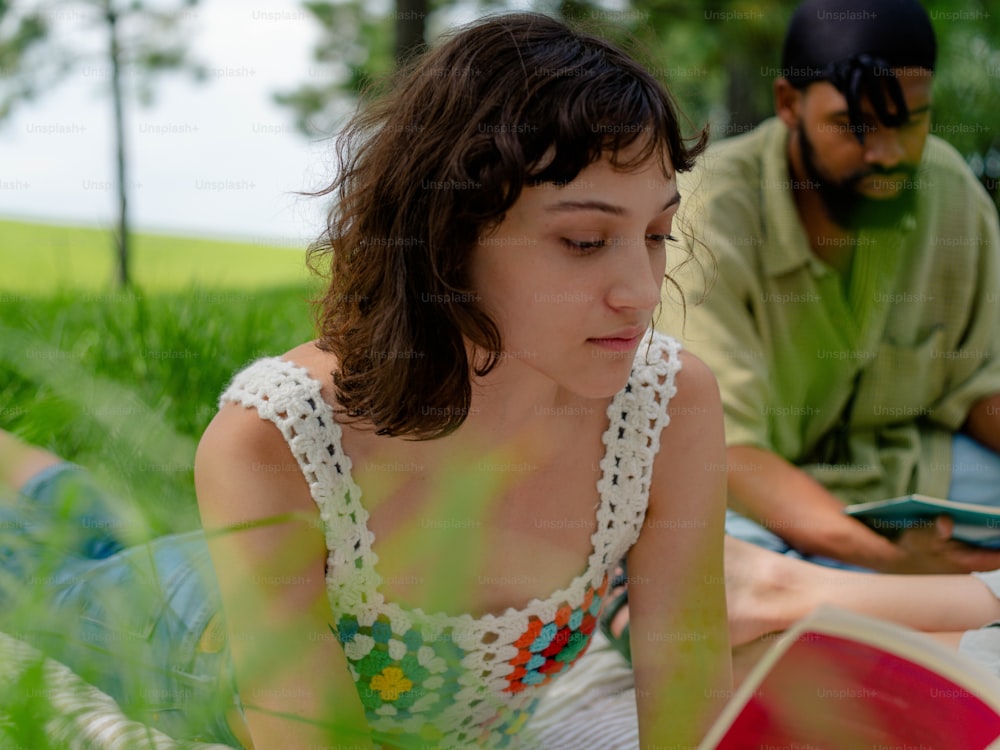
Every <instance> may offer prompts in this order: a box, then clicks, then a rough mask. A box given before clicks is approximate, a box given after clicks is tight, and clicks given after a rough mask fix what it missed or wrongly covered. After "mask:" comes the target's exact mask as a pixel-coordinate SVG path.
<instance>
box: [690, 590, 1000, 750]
mask: <svg viewBox="0 0 1000 750" xmlns="http://www.w3.org/2000/svg"><path fill="white" fill-rule="evenodd" d="M998 739H1000V679H998V678H997V677H994V676H993V675H991V674H989V673H987V672H986V671H985V670H983V669H982V668H980V667H979V666H978V665H976V664H972V663H971V662H966V661H965V660H964V659H963V658H962V657H960V656H959V655H958V654H957V653H955V652H953V651H950V650H949V649H948V648H947V647H945V646H943V645H941V644H938V643H937V642H935V641H933V640H931V639H930V638H928V637H927V636H924V635H921V634H919V633H916V632H915V631H911V630H908V629H906V628H902V627H900V626H896V625H892V624H890V623H886V622H882V621H879V620H875V619H871V618H867V617H862V616H860V615H856V614H852V613H849V612H845V611H843V610H839V609H834V608H832V607H824V608H821V609H819V610H817V612H816V613H815V614H813V615H811V616H810V617H808V618H805V619H804V620H802V621H801V622H800V623H798V624H797V625H795V626H794V627H793V628H792V629H790V630H789V631H788V632H787V633H786V634H785V635H784V636H782V637H781V639H780V640H779V641H778V642H777V643H776V644H775V645H774V646H773V647H772V648H771V650H770V651H768V652H767V653H766V654H765V655H764V656H763V658H762V659H761V660H760V662H759V663H758V664H757V665H756V666H755V668H754V669H753V670H752V671H751V673H750V674H749V675H748V676H747V679H746V680H745V681H744V683H743V684H742V685H741V686H740V688H739V689H738V690H737V691H736V693H735V694H734V695H733V699H732V700H731V701H730V703H729V705H727V706H726V708H725V709H724V710H723V712H722V714H721V716H720V717H719V720H718V721H717V722H716V724H715V726H714V727H713V728H712V730H711V731H710V732H709V734H708V735H707V737H706V738H705V741H704V742H703V743H702V745H701V746H700V749H699V750H762V748H772V747H773V748H782V750H904V749H905V750H986V748H991V750H997V748H1000V742H998ZM994 743H996V744H995V745H994Z"/></svg>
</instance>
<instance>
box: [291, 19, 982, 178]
mask: <svg viewBox="0 0 1000 750" xmlns="http://www.w3.org/2000/svg"><path fill="white" fill-rule="evenodd" d="M988 3H989V0H924V5H925V7H926V8H927V9H928V12H929V14H930V16H931V20H932V23H933V24H934V27H935V30H936V32H937V35H938V45H939V53H938V60H939V65H938V72H937V76H936V82H935V108H934V125H933V132H934V133H936V134H937V135H939V136H941V137H942V138H945V139H946V140H948V141H949V142H950V143H952V144H953V145H954V146H955V147H956V148H958V150H959V151H961V152H962V153H963V154H964V155H965V156H966V157H967V158H968V159H969V162H970V165H971V166H972V168H973V170H974V171H976V172H977V174H978V175H979V176H980V177H981V179H983V181H984V183H985V184H986V185H987V187H988V188H989V189H990V190H991V192H992V193H993V195H994V196H995V197H996V196H997V195H998V189H997V183H998V180H1000V132H998V127H1000V118H998V117H997V115H996V113H995V108H994V104H995V102H997V101H998V100H1000V13H995V12H990V10H989V9H988V7H987V5H988ZM797 4H798V3H797V2H792V1H790V0H701V2H688V1H687V0H623V1H622V2H619V3H614V2H613V0H603V1H602V0H557V1H556V2H552V1H551V0H534V1H533V2H532V3H531V7H532V8H533V9H534V10H538V11H541V12H547V13H553V14H556V15H560V16H562V17H564V18H568V19H571V20H573V21H576V22H578V23H581V24H583V25H585V26H587V27H591V28H595V29H596V30H597V31H599V32H600V33H602V34H603V35H606V36H608V37H610V38H612V39H615V40H616V41H618V42H619V43H620V44H622V45H624V46H625V47H627V48H628V49H629V50H630V51H632V52H633V53H634V54H636V56H637V57H639V58H640V59H642V60H643V61H644V62H645V63H646V64H647V65H648V67H650V68H651V69H652V70H653V71H654V72H655V73H656V74H657V75H658V76H659V77H660V78H661V79H662V80H664V81H666V82H667V83H668V85H669V86H670V88H671V90H672V91H673V93H674V96H675V97H676V98H677V100H678V102H679V104H680V106H681V109H682V110H683V111H684V113H685V114H686V115H687V117H688V118H689V120H690V129H691V130H692V131H693V130H696V129H698V128H700V127H701V126H702V125H704V124H706V123H707V124H709V125H710V127H711V130H712V133H713V136H714V137H715V138H724V137H727V136H730V135H735V134H738V133H742V132H746V131H747V130H749V129H751V128H752V127H753V126H754V125H756V124H757V123H759V122H760V121H761V120H763V119H764V118H766V117H768V116H770V114H771V113H772V111H773V110H772V102H771V87H772V82H773V80H774V78H775V77H776V76H777V72H778V71H777V69H778V66H779V63H780V54H781V42H782V39H783V37H784V32H785V27H786V25H787V23H788V20H789V18H790V17H791V14H792V11H793V10H794V9H795V7H796V6H797ZM304 6H305V7H306V8H307V9H308V10H309V11H310V13H311V14H312V15H313V17H315V18H316V20H317V21H318V22H319V23H320V25H321V26H322V29H323V35H322V38H321V40H320V42H319V44H318V45H317V47H316V49H315V51H314V57H315V60H316V61H317V62H319V63H321V64H322V65H323V66H325V67H324V68H323V69H322V72H320V73H317V75H316V76H315V79H316V80H312V81H310V82H309V83H308V84H307V85H304V86H302V87H300V88H299V89H297V90H296V91H293V92H285V93H282V94H279V95H278V96H277V97H276V99H277V101H279V102H280V103H281V104H284V105H287V106H289V107H290V108H291V109H292V111H293V112H294V113H295V114H294V116H295V118H296V121H297V124H298V126H299V128H300V129H301V130H302V131H303V132H306V133H310V134H316V133H323V134H329V133H331V132H333V131H334V130H335V129H336V124H337V122H338V121H339V120H340V119H341V118H342V117H343V116H344V115H345V114H346V113H348V112H349V111H350V109H352V108H353V106H354V104H355V101H356V97H357V93H358V92H359V91H360V90H363V88H364V87H365V86H366V85H367V84H369V83H370V82H371V81H373V80H378V79H380V78H383V77H385V76H387V75H389V74H390V73H391V72H392V70H393V66H394V56H393V41H392V40H393V34H394V24H395V22H396V21H397V20H398V16H399V15H401V13H402V11H400V10H398V9H397V8H395V6H389V7H382V8H379V7H377V6H375V5H372V4H371V3H368V4H364V3H362V2H361V1H360V0H344V1H342V2H307V3H304ZM402 7H404V6H399V8H402ZM508 7H509V6H508V5H507V4H505V3H504V2H478V3H477V2H471V3H446V2H444V0H430V4H429V5H428V7H427V11H426V19H425V20H426V23H425V29H426V31H425V34H426V37H427V39H428V41H433V39H434V37H435V36H436V35H437V34H439V33H440V32H442V31H444V30H446V29H447V28H448V27H449V26H450V25H451V23H450V22H454V21H455V20H468V19H470V18H474V17H476V16H479V15H483V14H484V13H487V12H493V11H497V10H503V9H506V8H508Z"/></svg>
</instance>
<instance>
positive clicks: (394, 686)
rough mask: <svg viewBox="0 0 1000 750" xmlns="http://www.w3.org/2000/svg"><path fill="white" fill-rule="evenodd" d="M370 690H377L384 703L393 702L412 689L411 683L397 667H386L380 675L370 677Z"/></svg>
mask: <svg viewBox="0 0 1000 750" xmlns="http://www.w3.org/2000/svg"><path fill="white" fill-rule="evenodd" d="M370 684H371V688H372V690H378V692H379V695H380V696H381V697H382V700H384V701H394V700H396V699H397V698H398V697H399V696H400V695H402V694H403V693H405V692H406V691H407V690H409V689H410V688H412V687H413V681H412V680H409V679H407V678H406V675H404V674H403V670H402V669H400V668H399V667H386V668H385V669H383V670H382V673H381V674H377V675H375V676H374V677H372V681H371V683H370Z"/></svg>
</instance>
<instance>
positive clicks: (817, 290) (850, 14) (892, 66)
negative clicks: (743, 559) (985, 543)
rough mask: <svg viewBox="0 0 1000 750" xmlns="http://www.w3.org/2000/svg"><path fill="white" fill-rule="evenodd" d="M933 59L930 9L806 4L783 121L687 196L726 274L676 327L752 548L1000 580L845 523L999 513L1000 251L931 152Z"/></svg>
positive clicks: (954, 170) (786, 58)
mask: <svg viewBox="0 0 1000 750" xmlns="http://www.w3.org/2000/svg"><path fill="white" fill-rule="evenodd" d="M935 56H936V42H935V37H934V32H933V29H932V28H931V24H930V20H929V18H928V17H927V13H926V12H925V11H924V9H923V8H922V7H921V6H920V5H919V4H918V3H917V2H916V0H877V1H876V2H872V1H871V0H807V2H805V3H804V4H803V5H801V6H800V7H799V8H798V9H797V11H796V12H795V14H794V16H793V18H792V21H791V23H790V25H789V28H788V32H787V36H786V39H785V43H784V48H783V53H782V57H783V59H782V72H783V77H781V78H779V79H778V80H777V81H776V82H775V84H774V97H775V108H776V114H777V117H776V118H773V119H771V120H769V121H767V122H765V123H763V124H762V125H761V126H759V127H758V128H757V129H756V130H755V131H753V132H751V133H748V134H746V135H742V136H739V137H735V138H731V139H728V140H726V141H722V142H719V143H718V144H716V145H715V147H714V148H713V149H711V150H710V151H709V153H708V154H707V155H706V156H705V157H704V158H703V163H702V165H701V168H700V169H699V170H698V171H697V172H696V173H694V174H693V175H692V176H691V178H690V179H688V180H685V184H684V185H683V186H682V187H681V190H682V193H683V194H684V195H685V196H688V195H689V194H690V200H688V198H687V197H686V198H685V203H691V204H693V206H692V207H691V209H690V210H688V211H687V212H686V216H685V220H686V223H687V224H688V225H689V226H690V229H691V232H692V233H693V235H694V238H695V239H694V244H695V247H694V251H695V252H696V253H698V252H699V249H698V247H697V246H698V245H704V246H707V248H708V250H709V251H710V252H711V254H712V255H713V256H714V258H715V260H716V262H717V265H718V274H717V276H715V277H714V283H709V284H706V285H705V287H704V289H703V290H702V291H704V295H701V294H697V293H696V294H695V295H694V296H695V299H692V298H691V297H690V296H689V297H688V302H689V303H698V302H699V301H700V300H699V299H698V297H700V296H704V301H703V302H701V303H700V304H688V305H687V308H686V313H684V314H682V312H681V308H680V306H679V305H677V304H676V303H675V302H674V301H670V300H668V301H667V303H666V304H665V305H664V310H663V315H662V317H661V320H660V325H661V326H662V327H663V328H664V329H665V330H671V331H674V332H682V333H683V338H684V341H685V345H686V346H687V347H688V348H689V349H690V350H692V351H693V352H694V353H695V354H697V355H699V356H700V357H702V358H703V359H704V360H705V361H706V362H707V363H708V364H709V366H710V367H711V368H712V369H713V370H714V371H715V373H716V375H717V377H718V378H719V382H720V386H721V389H722V395H723V402H724V406H725V413H726V440H727V444H728V463H729V495H730V507H731V509H733V510H735V511H738V512H739V513H741V514H743V516H744V517H741V516H737V515H735V514H732V513H731V514H730V519H729V523H728V524H727V530H728V531H729V533H732V534H734V535H736V536H739V537H741V538H744V539H748V540H750V541H755V542H757V543H760V544H763V545H765V546H769V547H771V548H772V549H777V550H779V551H791V552H797V553H798V554H801V555H802V556H804V557H807V558H809V559H815V560H817V561H823V560H826V561H831V562H833V564H846V565H850V566H859V567H863V568H868V569H874V570H879V571H886V572H890V571H891V572H951V571H968V570H985V569H992V568H1000V552H995V551H993V552H988V551H983V550H981V549H978V548H973V547H969V546H967V545H963V544H960V543H958V542H956V541H953V540H950V539H949V536H950V522H949V521H948V520H947V519H938V521H937V522H936V523H934V524H930V525H928V526H927V527H926V528H920V529H913V530H909V531H906V532H904V533H902V534H900V535H898V536H897V537H896V538H895V539H889V538H886V537H885V536H881V535H879V534H877V533H875V532H873V531H871V530H870V529H868V528H867V527H866V526H864V525H863V524H861V523H860V522H858V521H856V520H854V519H853V518H851V517H849V516H847V515H845V514H844V512H843V508H844V504H845V503H856V502H864V501H870V500H881V499H885V498H890V497H896V496H900V495H904V494H907V493H911V492H919V493H922V494H927V495H933V496H938V497H949V498H950V499H953V500H959V501H966V502H977V503H991V504H1000V456H998V451H1000V303H998V295H1000V231H998V226H997V215H996V210H995V207H994V206H993V204H992V201H991V200H990V199H989V196H988V195H987V194H986V192H985V191H984V190H983V189H982V187H981V186H980V185H979V183H978V182H977V181H976V179H975V178H974V176H973V175H972V173H971V172H970V171H969V169H968V168H967V167H966V165H965V162H964V161H963V160H962V158H961V156H960V155H959V154H958V153H957V152H956V151H955V150H954V149H952V148H951V147H950V146H948V145H947V144H945V143H944V142H943V141H941V140H940V139H938V138H935V137H934V136H932V135H929V131H930V122H931V112H930V109H931V99H932V96H931V84H932V80H933V71H934V66H935ZM703 255H704V254H703ZM694 265H696V264H687V266H685V268H684V269H682V270H681V271H679V273H678V276H677V280H678V281H679V284H680V287H681V288H682V289H684V290H685V292H686V293H687V292H688V290H689V289H691V288H692V286H693V285H694V286H696V284H695V280H696V279H695V277H696V276H698V274H693V275H692V274H690V272H689V270H688V269H690V268H691V267H692V266H694ZM703 265H704V264H703ZM702 275H703V276H706V277H710V278H709V281H710V282H711V281H712V278H711V277H712V273H711V272H709V273H705V274H702ZM667 296H668V297H669V296H670V295H669V293H668V295H667ZM749 519H753V520H752V521H751V520H749ZM754 521H755V522H757V523H754Z"/></svg>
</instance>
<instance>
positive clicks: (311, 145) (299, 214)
mask: <svg viewBox="0 0 1000 750" xmlns="http://www.w3.org/2000/svg"><path fill="white" fill-rule="evenodd" d="M69 7H71V6H65V8H66V9H63V10H61V11H59V13H60V14H61V15H60V16H59V17H58V18H56V19H55V22H56V27H57V32H58V33H59V34H60V36H61V37H62V38H64V39H72V40H73V42H74V44H80V45H83V46H87V45H89V46H91V47H93V46H94V45H96V44H99V43H100V42H101V37H100V35H99V34H97V33H96V32H94V31H89V30H88V31H84V30H81V29H80V26H79V18H78V17H76V16H75V15H74V13H73V12H71V11H70V10H68V8H69ZM188 12H189V13H190V18H189V19H188V22H189V23H188V27H189V28H190V29H191V36H190V47H189V49H190V53H191V56H192V57H194V58H197V59H198V60H199V61H200V62H201V63H202V64H203V65H204V66H205V67H206V68H207V71H208V77H207V79H206V80H205V82H203V83H200V84H199V83H195V82H194V81H193V80H192V79H191V78H190V77H182V76H176V75H173V74H168V75H167V76H164V77H163V78H162V79H160V82H159V85H158V86H157V87H156V97H155V101H154V103H153V106H151V107H149V108H141V107H139V106H138V105H137V104H136V103H135V102H134V100H133V101H132V106H131V108H130V110H129V111H128V113H127V121H126V128H127V132H128V137H129V139H130V141H129V145H128V148H129V152H130V154H131V174H130V175H129V177H128V183H129V184H130V185H131V186H132V188H133V189H132V190H131V193H130V196H131V198H130V208H131V213H132V217H133V224H134V226H135V228H137V229H143V230H149V231H159V232H166V233H171V234H189V235H197V236H213V237H227V238H239V239H244V240H249V241H252V242H257V243H260V244H271V243H272V242H277V243H280V244H287V245H293V246H301V245H302V243H303V241H308V240H311V239H313V238H314V237H315V236H316V235H317V234H318V232H319V230H320V228H321V226H322V222H323V217H324V216H325V213H326V209H327V208H328V205H327V204H325V203H324V201H323V199H315V198H304V197H300V196H296V195H295V193H296V191H302V190H315V189H317V188H319V187H322V186H323V185H324V184H326V183H328V182H329V181H330V180H331V179H332V177H333V172H332V161H331V157H332V142H331V141H330V140H328V139H326V140H323V139H312V140H310V139H309V138H307V137H305V136H303V135H301V134H299V133H298V132H297V131H296V130H295V128H294V123H293V117H292V112H291V110H287V109H286V108H282V107H279V106H277V105H275V104H273V103H272V101H271V96H272V94H273V92H275V91H277V90H281V89H291V88H294V87H296V86H297V85H298V84H300V83H303V82H306V81H308V80H309V78H310V76H314V77H315V76H318V75H328V73H327V72H326V71H324V70H321V69H319V68H318V67H316V66H315V65H314V64H312V63H311V53H312V48H313V44H314V42H315V41H316V39H317V37H318V25H317V24H316V23H315V22H314V21H312V20H311V19H310V18H309V17H308V15H307V14H306V12H305V11H303V10H302V9H301V7H300V5H299V3H298V1H297V0H266V1H265V0H202V3H201V4H200V5H198V6H196V7H195V8H194V9H192V10H191V11H188ZM108 83H109V73H108V69H107V67H106V66H105V65H102V64H99V63H85V64H83V65H82V66H80V67H79V68H78V69H77V70H76V71H75V73H74V74H73V75H71V76H70V77H69V78H67V79H65V80H64V81H63V82H62V83H61V84H60V85H58V86H56V87H54V88H52V90H50V91H46V92H43V94H42V95H41V96H39V97H38V98H37V100H35V101H33V102H29V103H27V104H25V105H23V106H21V107H19V108H18V109H17V110H16V111H15V113H14V114H13V116H12V117H10V118H8V119H7V120H6V121H5V122H2V123H0V217H4V218H20V219H30V220H35V219H38V220H43V221H46V222H56V223H67V224H86V225H93V226H110V225H111V224H112V222H113V221H114V217H115V200H116V197H115V178H114V171H113V169H114V160H113V140H112V119H111V118H112V110H111V99H110V96H109V95H108V94H107V93H106V89H107V88H108Z"/></svg>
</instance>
